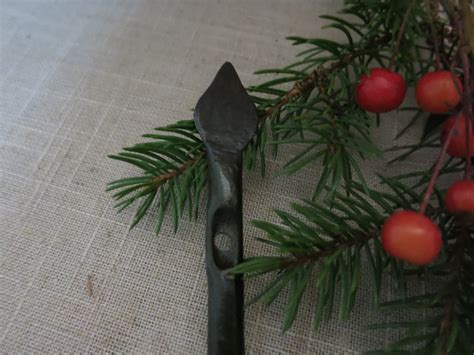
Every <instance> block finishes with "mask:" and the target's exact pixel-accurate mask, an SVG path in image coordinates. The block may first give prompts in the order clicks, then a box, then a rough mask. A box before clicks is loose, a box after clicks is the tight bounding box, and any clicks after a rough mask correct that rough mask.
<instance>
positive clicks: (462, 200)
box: [444, 180, 474, 213]
mask: <svg viewBox="0 0 474 355" xmlns="http://www.w3.org/2000/svg"><path fill="white" fill-rule="evenodd" d="M444 203H445V205H446V208H447V209H448V211H449V212H451V213H456V212H471V213H474V181H473V180H459V181H456V182H455V183H454V184H452V185H451V186H450V187H449V189H448V192H447V193H446V198H445V200H444Z"/></svg>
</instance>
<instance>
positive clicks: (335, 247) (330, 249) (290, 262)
mask: <svg viewBox="0 0 474 355" xmlns="http://www.w3.org/2000/svg"><path fill="white" fill-rule="evenodd" d="M377 236H378V233H377V232H375V231H374V232H373V233H367V234H363V235H361V236H359V237H356V238H353V239H351V240H347V241H344V242H338V241H335V242H333V243H330V244H329V246H327V247H326V249H324V250H321V251H318V252H316V253H312V254H303V255H294V256H292V257H288V258H286V259H284V260H283V261H282V264H281V267H282V268H284V267H292V266H293V267H295V266H300V265H305V264H309V263H311V264H312V263H315V262H318V261H320V260H322V259H324V258H326V257H328V256H331V255H332V254H334V253H336V252H338V251H340V250H343V249H347V248H350V247H352V246H354V245H357V244H363V243H365V242H366V241H368V240H370V239H373V238H376V237H377Z"/></svg>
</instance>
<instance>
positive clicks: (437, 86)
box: [415, 70, 462, 113]
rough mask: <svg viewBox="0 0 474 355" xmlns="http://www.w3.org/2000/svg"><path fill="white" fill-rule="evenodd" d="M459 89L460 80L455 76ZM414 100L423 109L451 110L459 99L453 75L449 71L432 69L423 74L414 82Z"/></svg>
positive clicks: (433, 110) (430, 110)
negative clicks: (432, 70)
mask: <svg viewBox="0 0 474 355" xmlns="http://www.w3.org/2000/svg"><path fill="white" fill-rule="evenodd" d="M456 82H457V85H458V87H459V90H460V91H462V84H461V80H459V78H457V77H456ZM415 96H416V102H417V103H418V105H420V106H421V108H422V109H423V110H424V111H427V112H431V113H445V112H449V111H451V110H452V109H453V108H455V107H456V105H457V104H458V103H459V101H460V100H461V97H460V96H459V93H458V90H457V89H456V84H455V83H454V80H453V76H452V74H451V72H449V71H446V70H444V71H434V72H429V73H426V74H425V75H423V76H422V77H421V78H420V79H419V80H418V82H417V83H416V88H415Z"/></svg>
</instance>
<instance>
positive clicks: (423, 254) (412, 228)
mask: <svg viewBox="0 0 474 355" xmlns="http://www.w3.org/2000/svg"><path fill="white" fill-rule="evenodd" d="M441 244H442V242H441V231H440V230H439V228H438V226H437V225H436V224H434V223H433V222H431V220H430V219H429V218H428V217H426V216H425V215H424V214H421V213H418V212H414V211H399V212H395V213H394V214H392V215H391V216H390V217H389V218H388V219H387V220H386V221H385V223H384V225H383V228H382V246H383V248H384V249H385V251H386V252H387V253H388V254H390V255H391V256H393V257H395V258H397V259H401V260H405V261H407V262H409V263H411V264H415V265H426V264H430V263H431V262H433V261H434V260H435V259H436V257H437V256H438V254H439V252H440V250H441Z"/></svg>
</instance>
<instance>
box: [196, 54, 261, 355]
mask: <svg viewBox="0 0 474 355" xmlns="http://www.w3.org/2000/svg"><path fill="white" fill-rule="evenodd" d="M194 120H195V122H196V127H197V129H198V132H199V134H200V135H201V137H202V139H203V141H204V144H205V147H206V152H207V160H208V165H209V169H208V178H209V198H208V208H207V227H206V271H207V279H208V292H209V296H208V354H211V355H216V354H219V355H220V354H226V355H231V354H236V355H237V354H244V326H243V319H244V314H243V298H244V297H243V284H242V280H241V278H240V277H233V276H230V275H227V274H226V272H225V270H226V269H228V268H230V267H232V266H234V265H236V264H237V263H239V262H240V261H241V260H242V255H243V241H242V152H243V150H244V148H245V147H246V146H247V144H248V143H249V141H250V139H251V138H252V137H253V135H254V134H255V131H256V129H257V123H258V118H257V111H256V109H255V106H254V104H253V103H252V101H251V100H250V98H249V96H248V95H247V92H246V91H245V89H244V87H243V86H242V83H241V82H240V79H239V77H238V75H237V73H236V71H235V69H234V67H233V66H232V64H230V63H228V62H227V63H225V64H224V65H223V66H222V67H221V68H220V69H219V71H218V73H217V75H216V77H215V78H214V81H213V82H212V84H211V86H209V88H208V89H207V90H206V92H205V93H204V94H203V96H202V97H201V98H200V99H199V101H198V103H197V105H196V109H195V111H194Z"/></svg>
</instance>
